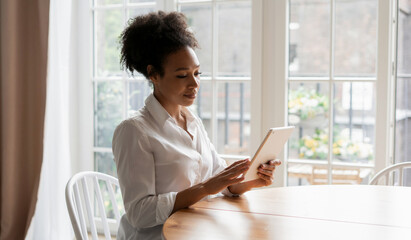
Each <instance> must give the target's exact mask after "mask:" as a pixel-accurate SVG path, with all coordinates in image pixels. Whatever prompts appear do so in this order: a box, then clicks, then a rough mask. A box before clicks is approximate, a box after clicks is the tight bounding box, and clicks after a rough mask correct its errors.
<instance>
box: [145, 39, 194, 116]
mask: <svg viewBox="0 0 411 240" xmlns="http://www.w3.org/2000/svg"><path fill="white" fill-rule="evenodd" d="M163 69H164V75H163V76H160V75H159V74H155V75H154V76H152V77H151V81H152V82H153V84H154V95H155V96H156V98H157V99H158V100H159V102H160V103H161V104H162V105H163V106H164V107H165V108H166V109H167V108H169V107H171V108H175V107H178V106H190V105H191V104H193V103H194V100H195V98H196V97H197V92H198V89H199V87H200V63H199V61H198V59H197V56H196V54H195V52H194V50H193V49H192V48H190V47H184V48H182V49H180V50H178V51H177V52H174V53H172V54H170V55H168V56H167V58H166V59H165V61H164V64H163Z"/></svg>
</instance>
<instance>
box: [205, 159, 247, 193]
mask: <svg viewBox="0 0 411 240" xmlns="http://www.w3.org/2000/svg"><path fill="white" fill-rule="evenodd" d="M249 167H250V160H249V159H248V158H247V159H244V160H240V161H237V162H235V163H233V164H231V165H230V166H229V167H227V168H225V169H224V170H223V171H221V172H220V173H219V174H217V175H215V176H214V177H212V178H209V179H208V180H207V181H206V182H204V183H203V187H204V189H205V191H206V193H207V194H208V195H209V194H216V193H219V192H221V191H222V190H224V189H225V188H226V187H228V186H230V185H233V184H236V183H239V182H241V181H243V180H244V175H243V176H241V177H239V176H240V175H241V174H242V173H245V172H246V171H247V170H248V168H249Z"/></svg>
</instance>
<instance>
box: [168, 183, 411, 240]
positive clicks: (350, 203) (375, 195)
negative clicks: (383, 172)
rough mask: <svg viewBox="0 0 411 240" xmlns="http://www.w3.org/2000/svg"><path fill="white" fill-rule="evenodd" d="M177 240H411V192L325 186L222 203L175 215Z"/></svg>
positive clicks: (172, 227)
mask: <svg viewBox="0 0 411 240" xmlns="http://www.w3.org/2000/svg"><path fill="white" fill-rule="evenodd" d="M163 237H164V238H165V239H167V240H173V239H213V240H214V239H230V240H237V239H279V240H282V239H327V240H329V239H373V240H374V239H384V240H387V239H389V240H393V239H411V188H409V187H388V186H366V185H354V186H351V185H349V186H347V185H324V186H300V187H284V188H269V189H268V188H267V189H261V190H255V191H250V192H247V193H246V194H244V195H242V196H241V197H238V198H228V197H217V198H213V199H209V200H205V201H200V202H198V203H196V204H194V205H193V206H191V207H190V208H188V209H183V210H180V211H178V212H176V213H174V214H173V215H172V216H170V218H169V219H168V220H167V221H166V223H165V224H164V228H163Z"/></svg>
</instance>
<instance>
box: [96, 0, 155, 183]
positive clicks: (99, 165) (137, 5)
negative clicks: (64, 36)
mask: <svg viewBox="0 0 411 240" xmlns="http://www.w3.org/2000/svg"><path fill="white" fill-rule="evenodd" d="M155 7H156V2H155V1H154V0H153V1H148V0H146V1H141V0H140V1H138V0H127V1H123V0H105V1H103V0H95V1H94V2H93V5H92V7H91V10H92V18H93V24H92V25H93V40H92V41H93V72H92V79H91V80H92V82H93V86H94V89H93V92H94V149H93V152H94V170H96V171H99V172H104V173H107V174H110V175H114V176H116V169H115V163H114V161H113V154H112V152H111V141H112V137H113V133H114V129H115V128H116V126H117V125H118V124H119V123H120V122H121V121H122V120H123V119H125V118H127V117H130V116H131V115H132V114H133V113H134V111H135V110H138V109H140V108H141V107H142V106H143V104H144V99H145V98H146V97H147V96H148V94H149V93H150V92H151V89H150V87H149V85H148V83H147V80H145V78H144V77H143V76H142V75H136V76H135V77H133V78H131V77H129V76H128V75H127V73H125V72H124V71H122V70H121V68H120V54H119V42H118V40H119V36H120V34H121V32H122V31H123V29H124V27H125V26H126V23H127V21H128V19H130V18H133V17H135V16H137V15H141V14H144V13H148V12H150V11H154V9H155Z"/></svg>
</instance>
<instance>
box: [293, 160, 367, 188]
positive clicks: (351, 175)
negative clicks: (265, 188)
mask: <svg viewBox="0 0 411 240" xmlns="http://www.w3.org/2000/svg"><path fill="white" fill-rule="evenodd" d="M371 173H372V170H371V169H368V168H360V167H334V168H332V184H368V182H369V180H370V176H371ZM318 184H328V166H327V165H312V164H302V163H289V164H288V186H301V185H318Z"/></svg>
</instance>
